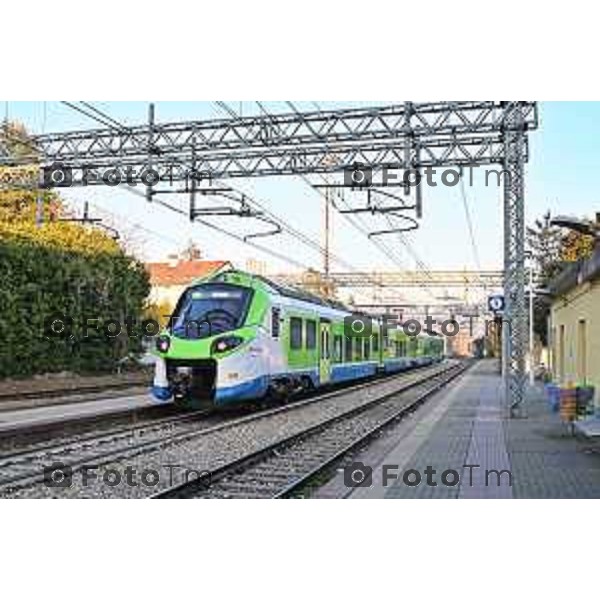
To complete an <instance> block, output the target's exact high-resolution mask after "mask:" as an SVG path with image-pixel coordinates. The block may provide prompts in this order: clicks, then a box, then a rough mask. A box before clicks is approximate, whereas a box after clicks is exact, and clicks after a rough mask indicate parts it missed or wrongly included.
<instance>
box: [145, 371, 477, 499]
mask: <svg viewBox="0 0 600 600" xmlns="http://www.w3.org/2000/svg"><path fill="white" fill-rule="evenodd" d="M467 368H468V365H465V364H458V365H453V366H451V367H449V368H447V369H444V370H442V371H440V372H438V373H436V374H434V375H433V376H431V377H429V378H420V379H419V380H417V381H413V382H411V383H410V384H408V385H406V386H405V387H404V388H403V389H401V390H398V391H396V392H392V393H388V394H384V395H382V396H380V397H379V398H376V399H373V400H371V401H370V402H368V403H366V404H363V405H361V406H358V407H356V408H354V409H352V410H350V411H347V412H345V413H343V414H341V415H337V416H334V417H332V418H331V419H328V420H326V421H324V422H322V423H319V424H316V425H314V426H313V427H310V428H309V429H306V430H305V431H302V432H300V433H297V434H295V435H291V436H289V437H287V438H285V439H282V440H279V441H277V442H274V443H272V444H269V445H267V446H265V447H263V448H261V449H260V450H257V451H255V452H252V453H249V454H247V455H245V456H241V457H239V458H237V459H235V460H232V461H230V462H228V463H226V464H223V465H221V466H220V467H219V468H217V469H215V470H212V471H210V472H207V473H205V474H203V475H201V476H200V477H198V478H196V479H193V480H190V481H186V482H183V483H180V484H178V485H175V486H172V487H170V488H169V489H166V490H163V491H161V492H158V493H157V494H154V495H153V496H152V497H153V498H288V497H292V496H294V495H296V494H298V492H301V491H302V490H303V489H305V488H306V487H307V486H308V485H309V484H310V482H311V481H312V480H314V479H315V478H317V477H319V476H320V475H322V474H324V473H326V472H327V471H329V470H331V468H332V467H333V466H334V465H336V464H337V463H338V462H339V461H341V460H342V459H343V458H344V457H346V456H347V455H348V454H349V453H351V452H352V451H353V450H355V449H357V448H358V447H359V446H362V445H363V444H365V443H367V442H368V441H369V440H370V439H371V438H372V437H373V436H375V435H377V434H378V433H379V432H381V431H382V430H383V429H384V428H386V427H388V426H390V425H391V424H392V423H394V422H395V421H397V420H398V419H400V418H402V417H404V416H405V415H406V414H408V413H410V412H412V411H413V410H415V409H416V408H417V407H418V406H419V405H420V404H422V403H423V402H424V401H425V400H426V399H427V398H429V397H430V396H431V395H433V394H434V393H435V392H437V391H439V390H440V389H441V388H442V387H444V386H445V385H447V384H448V383H449V382H450V381H452V380H453V379H455V378H456V377H458V376H459V375H461V374H462V373H463V372H464V371H465V370H466V369H467Z"/></svg>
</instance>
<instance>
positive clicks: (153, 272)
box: [146, 260, 229, 287]
mask: <svg viewBox="0 0 600 600" xmlns="http://www.w3.org/2000/svg"><path fill="white" fill-rule="evenodd" d="M228 264H229V263H228V261H225V260H180V261H179V262H178V263H175V264H171V263H147V264H146V268H147V269H148V272H149V273H150V283H151V284H152V285H158V286H162V287H168V286H171V285H187V284H188V283H191V282H192V281H194V279H198V278H199V277H205V276H206V275H209V274H210V273H212V272H214V271H217V270H219V269H221V268H222V267H224V266H226V265H228Z"/></svg>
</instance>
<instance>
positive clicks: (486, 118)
mask: <svg viewBox="0 0 600 600" xmlns="http://www.w3.org/2000/svg"><path fill="white" fill-rule="evenodd" d="M536 127H537V105H536V103H535V102H526V101H514V102H512V101H511V102H500V101H477V102H475V101H462V102H421V103H412V102H405V103H402V104H396V105H392V106H381V107H370V108H358V109H341V110H331V111H314V112H291V113H286V114H275V115H265V116H247V117H235V118H230V119H218V120H205V121H188V122H181V123H156V122H155V121H154V119H153V118H151V119H149V122H148V124H147V125H140V126H135V127H120V126H117V125H115V126H114V127H107V128H103V129H94V130H89V131H73V132H64V133H56V134H47V135H40V136H36V137H34V138H33V140H32V142H33V144H32V145H34V146H35V147H36V148H37V150H36V151H35V152H33V151H32V153H31V155H30V156H20V157H19V158H18V159H15V158H9V157H8V156H6V155H5V156H4V157H2V148H1V147H0V165H12V166H15V165H19V164H21V165H23V164H31V163H35V164H37V165H39V166H41V167H43V166H47V165H49V164H52V163H55V162H58V163H63V164H64V165H65V166H67V167H69V168H70V169H71V170H72V185H91V184H102V183H105V181H104V180H103V177H102V176H101V174H102V173H105V172H106V171H107V170H110V171H111V180H112V181H113V182H114V180H115V179H116V178H119V179H120V180H122V181H127V182H128V183H132V184H133V183H137V182H142V183H143V182H147V181H148V180H147V179H144V173H147V172H149V171H152V172H153V173H156V174H157V177H158V178H159V179H160V181H162V182H171V183H172V182H176V181H187V180H189V178H190V177H192V178H195V179H197V178H203V177H210V178H211V179H216V178H233V177H257V176H268V175H283V174H294V175H300V174H311V173H336V172H341V171H345V170H347V169H351V168H352V167H353V166H354V165H356V164H361V165H364V166H369V167H371V168H372V169H373V170H374V171H378V170H381V169H384V168H391V169H399V170H402V169H412V170H415V169H416V170H421V169H425V168H428V167H440V168H448V167H453V166H473V167H475V166H481V165H500V166H501V167H502V170H503V180H504V214H505V219H504V225H505V248H504V257H505V264H504V267H505V281H504V286H505V295H506V299H507V313H506V320H507V322H508V324H509V327H505V328H504V331H505V333H506V339H505V350H506V352H505V358H506V359H507V362H506V369H505V374H506V379H507V385H506V393H507V397H508V398H509V399H510V404H511V406H512V407H513V408H517V407H519V406H520V405H521V403H522V401H523V397H524V392H525V375H524V368H525V348H526V342H527V335H528V333H527V327H526V323H525V315H526V312H525V291H524V285H525V277H524V264H523V261H524V185H523V184H524V163H525V162H526V161H527V159H528V143H527V132H528V131H529V130H532V129H535V128H536ZM36 185H37V181H36ZM149 197H150V196H149Z"/></svg>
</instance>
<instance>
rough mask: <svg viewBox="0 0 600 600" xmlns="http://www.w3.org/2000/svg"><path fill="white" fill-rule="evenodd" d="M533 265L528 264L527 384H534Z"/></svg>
mask: <svg viewBox="0 0 600 600" xmlns="http://www.w3.org/2000/svg"><path fill="white" fill-rule="evenodd" d="M533 299H534V294H533V265H529V384H530V385H534V384H535V373H534V363H533V351H534V341H535V340H534V338H533Z"/></svg>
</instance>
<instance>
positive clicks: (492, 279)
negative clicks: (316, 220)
mask: <svg viewBox="0 0 600 600" xmlns="http://www.w3.org/2000/svg"><path fill="white" fill-rule="evenodd" d="M274 277H275V279H277V280H278V281H282V282H285V283H287V284H291V285H302V284H306V283H309V284H310V282H311V280H310V277H311V273H310V272H309V273H298V274H296V273H282V274H279V275H275V276H274ZM327 281H328V282H329V283H330V284H332V285H333V286H334V287H335V288H345V287H348V288H372V287H382V288H423V287H427V288H452V287H465V286H466V287H470V288H486V289H488V290H489V291H492V290H493V289H495V288H499V287H502V284H503V281H504V276H503V273H502V272H501V271H387V272H385V271H368V272H367V271H365V272H361V271H350V272H347V273H338V272H333V273H330V274H329V275H328V277H327Z"/></svg>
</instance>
